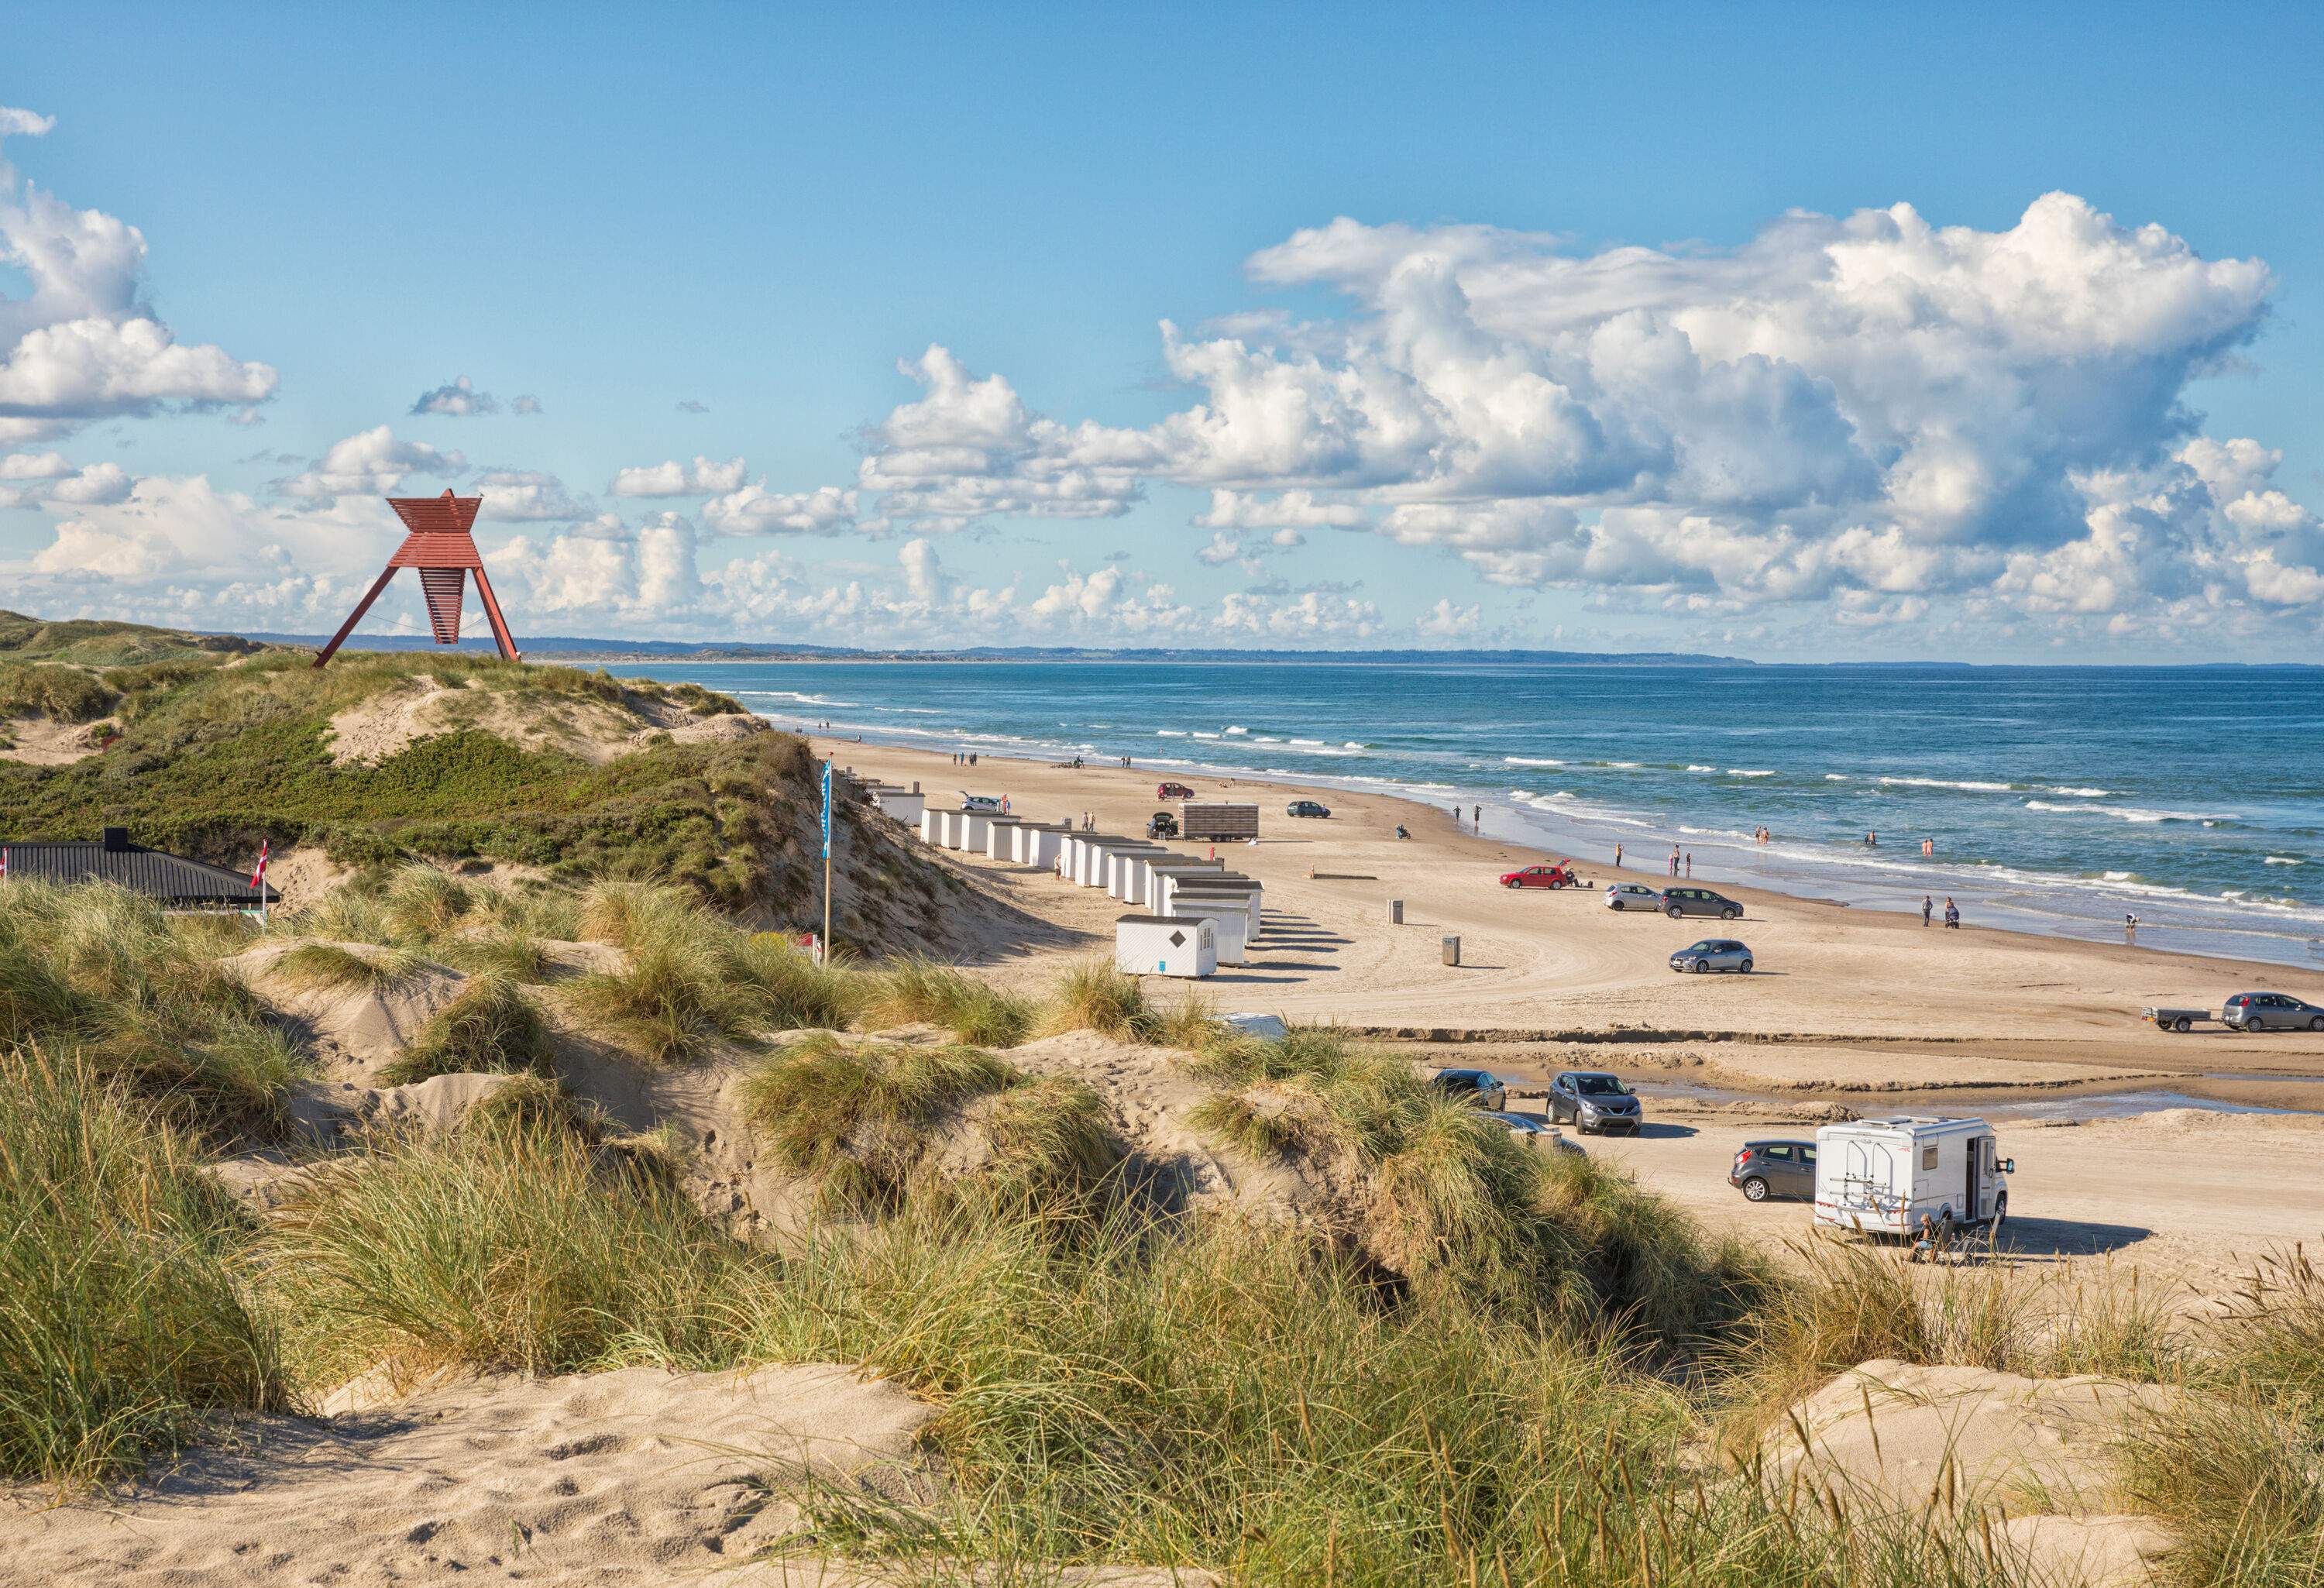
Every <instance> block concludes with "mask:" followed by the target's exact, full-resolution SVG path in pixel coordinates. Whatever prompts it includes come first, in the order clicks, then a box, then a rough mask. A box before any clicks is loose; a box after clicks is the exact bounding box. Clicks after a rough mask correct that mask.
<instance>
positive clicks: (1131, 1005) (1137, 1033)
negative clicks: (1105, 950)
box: [1040, 959, 1157, 1042]
mask: <svg viewBox="0 0 2324 1588" xmlns="http://www.w3.org/2000/svg"><path fill="white" fill-rule="evenodd" d="M1156 1024H1157V1020H1156V1017H1155V1013H1154V1011H1152V1010H1151V1009H1149V1008H1148V1006H1147V1002H1146V994H1145V991H1144V990H1143V989H1142V988H1140V987H1139V984H1138V978H1137V977H1135V976H1129V975H1124V974H1122V973H1121V972H1120V971H1119V970H1117V969H1115V968H1114V965H1113V963H1112V962H1111V960H1103V959H1093V960H1088V961H1085V962H1084V963H1083V964H1081V965H1075V966H1074V967H1073V968H1072V969H1071V970H1069V971H1067V972H1066V973H1065V974H1064V975H1063V976H1061V977H1059V978H1058V980H1057V987H1056V992H1055V993H1054V994H1052V995H1051V998H1050V1001H1049V1006H1048V1008H1047V1011H1045V1012H1044V1014H1043V1017H1042V1020H1041V1027H1040V1029H1041V1032H1042V1034H1043V1035H1044V1036H1055V1035H1057V1034H1059V1033H1061V1032H1065V1031H1095V1032H1096V1033H1097V1034H1098V1035H1099V1036H1101V1037H1111V1038H1112V1039H1114V1040H1116V1041H1118V1042H1143V1041H1145V1040H1147V1039H1148V1037H1149V1036H1150V1035H1151V1033H1152V1032H1153V1031H1154V1029H1155V1027H1156Z"/></svg>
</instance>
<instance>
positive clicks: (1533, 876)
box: [1501, 860, 1582, 888]
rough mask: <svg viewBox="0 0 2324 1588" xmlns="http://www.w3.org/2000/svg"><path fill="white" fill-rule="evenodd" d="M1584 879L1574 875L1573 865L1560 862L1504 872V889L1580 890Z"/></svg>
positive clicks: (1570, 862) (1569, 862)
mask: <svg viewBox="0 0 2324 1588" xmlns="http://www.w3.org/2000/svg"><path fill="white" fill-rule="evenodd" d="M1581 885H1582V879H1581V878H1579V877H1577V876H1575V875H1574V874H1573V863H1572V861H1570V860H1565V861H1560V862H1559V863H1557V864H1555V865H1546V864H1545V865H1529V866H1526V867H1525V868H1523V869H1522V870H1519V871H1514V872H1502V873H1501V886H1502V887H1504V888H1578V887H1580V886H1581Z"/></svg>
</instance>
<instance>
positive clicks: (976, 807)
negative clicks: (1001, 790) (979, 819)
mask: <svg viewBox="0 0 2324 1588" xmlns="http://www.w3.org/2000/svg"><path fill="white" fill-rule="evenodd" d="M960 808H962V809H963V810H973V811H974V812H976V813H977V814H978V815H980V816H999V815H1000V814H1001V812H1002V811H1004V810H1006V809H1008V808H1009V799H1008V797H1007V796H1006V795H1002V794H972V793H970V792H969V791H968V790H967V789H962V790H961V791H960Z"/></svg>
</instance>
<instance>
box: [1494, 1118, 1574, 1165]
mask: <svg viewBox="0 0 2324 1588" xmlns="http://www.w3.org/2000/svg"><path fill="white" fill-rule="evenodd" d="M1484 1117H1485V1118H1487V1119H1489V1120H1496V1121H1499V1122H1500V1123H1502V1124H1504V1125H1507V1126H1508V1128H1509V1134H1510V1135H1512V1136H1516V1137H1519V1138H1521V1139H1522V1140H1524V1142H1525V1144H1526V1146H1528V1147H1532V1148H1535V1149H1540V1148H1544V1147H1545V1148H1548V1149H1550V1150H1551V1151H1553V1152H1571V1153H1573V1154H1575V1155H1577V1156H1587V1155H1586V1154H1584V1153H1583V1152H1582V1144H1581V1143H1580V1142H1579V1141H1568V1140H1566V1139H1565V1132H1564V1131H1561V1130H1559V1129H1557V1127H1556V1126H1554V1125H1553V1124H1551V1123H1550V1122H1548V1121H1547V1120H1545V1119H1544V1118H1542V1117H1541V1116H1540V1115H1539V1114H1537V1113H1504V1112H1498V1111H1497V1112H1494V1113H1487V1114H1486V1115H1485V1116H1484Z"/></svg>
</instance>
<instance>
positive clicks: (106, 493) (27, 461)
mask: <svg viewBox="0 0 2324 1588" xmlns="http://www.w3.org/2000/svg"><path fill="white" fill-rule="evenodd" d="M129 484H130V482H129V473H128V471H127V470H126V469H124V468H123V467H122V466H120V465H119V464H117V463H93V464H90V465H88V466H87V467H85V468H84V467H78V466H75V465H73V464H71V463H69V462H68V461H66V459H65V456H64V454H63V453H61V452H38V453H33V452H12V453H9V454H7V455H6V456H5V457H0V508H7V507H33V506H38V505H40V504H42V503H54V504H56V505H57V506H59V507H90V506H101V505H103V504H106V503H114V502H121V501H124V500H126V499H127V497H128V495H129Z"/></svg>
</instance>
